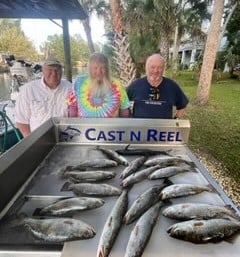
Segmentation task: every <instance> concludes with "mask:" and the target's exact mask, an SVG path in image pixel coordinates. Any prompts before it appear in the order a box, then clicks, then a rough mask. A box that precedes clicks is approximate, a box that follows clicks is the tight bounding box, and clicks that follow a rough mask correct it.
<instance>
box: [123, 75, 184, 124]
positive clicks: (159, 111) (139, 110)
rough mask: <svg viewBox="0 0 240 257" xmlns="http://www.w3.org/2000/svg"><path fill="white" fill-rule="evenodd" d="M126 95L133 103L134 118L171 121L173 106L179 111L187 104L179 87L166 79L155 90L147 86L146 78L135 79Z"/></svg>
mask: <svg viewBox="0 0 240 257" xmlns="http://www.w3.org/2000/svg"><path fill="white" fill-rule="evenodd" d="M127 94H128V97H129V100H130V101H133V102H134V105H133V117H134V118H157V119H172V118H173V107H174V106H175V107H176V109H177V110H180V109H183V108H185V107H186V106H187V104H188V99H187V97H186V96H185V94H184V93H183V91H182V90H181V88H180V87H179V85H178V84H177V83H176V82H174V81H173V80H171V79H169V78H166V77H163V80H162V82H161V83H160V85H159V86H158V87H157V88H154V87H152V86H151V85H150V84H149V82H148V80H147V77H143V78H140V79H137V80H135V81H134V82H133V83H132V84H130V85H129V87H128V88H127Z"/></svg>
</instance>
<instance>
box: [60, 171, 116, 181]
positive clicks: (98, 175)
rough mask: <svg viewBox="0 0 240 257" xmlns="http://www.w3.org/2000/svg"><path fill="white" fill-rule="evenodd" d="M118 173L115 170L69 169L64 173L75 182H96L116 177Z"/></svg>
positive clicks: (64, 175) (65, 176)
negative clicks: (80, 170)
mask: <svg viewBox="0 0 240 257" xmlns="http://www.w3.org/2000/svg"><path fill="white" fill-rule="evenodd" d="M115 176H116V173H115V172H113V171H100V170H95V171H82V172H79V171H69V172H65V173H64V174H63V177H64V178H68V179H70V180H71V181H73V182H96V181H102V180H107V179H111V178H114V177H115Z"/></svg>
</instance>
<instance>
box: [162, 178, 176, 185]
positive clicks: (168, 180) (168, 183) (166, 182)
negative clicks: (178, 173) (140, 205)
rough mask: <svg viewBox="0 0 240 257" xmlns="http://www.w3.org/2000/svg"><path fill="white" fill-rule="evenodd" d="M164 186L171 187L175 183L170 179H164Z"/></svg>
mask: <svg viewBox="0 0 240 257" xmlns="http://www.w3.org/2000/svg"><path fill="white" fill-rule="evenodd" d="M163 184H165V185H166V186H171V185H173V184H174V183H173V182H172V181H171V180H170V179H169V178H166V179H164V181H163Z"/></svg>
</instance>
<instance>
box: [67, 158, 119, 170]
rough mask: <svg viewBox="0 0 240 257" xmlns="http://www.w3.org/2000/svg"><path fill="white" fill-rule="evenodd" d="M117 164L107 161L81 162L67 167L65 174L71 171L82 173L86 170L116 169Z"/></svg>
mask: <svg viewBox="0 0 240 257" xmlns="http://www.w3.org/2000/svg"><path fill="white" fill-rule="evenodd" d="M117 166H118V163H117V162H116V161H113V160H108V159H93V160H85V161H81V162H80V163H79V164H78V165H75V166H67V167H66V169H65V172H67V171H72V170H80V171H84V170H86V168H112V167H117Z"/></svg>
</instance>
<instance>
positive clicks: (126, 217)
mask: <svg viewBox="0 0 240 257" xmlns="http://www.w3.org/2000/svg"><path fill="white" fill-rule="evenodd" d="M123 223H125V224H126V225H128V224H129V223H128V215H127V213H126V214H125V216H124V217H123Z"/></svg>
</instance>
